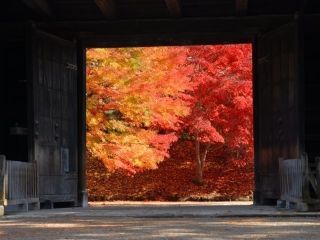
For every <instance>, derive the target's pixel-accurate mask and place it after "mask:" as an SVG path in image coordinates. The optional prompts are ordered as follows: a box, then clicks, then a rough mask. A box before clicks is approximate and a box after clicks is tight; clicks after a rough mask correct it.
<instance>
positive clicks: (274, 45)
mask: <svg viewBox="0 0 320 240" xmlns="http://www.w3.org/2000/svg"><path fill="white" fill-rule="evenodd" d="M297 41H298V40H297V27H296V24H294V23H293V24H289V25H285V26H282V27H281V28H279V29H277V30H274V31H272V32H269V33H267V34H264V35H262V36H260V37H258V39H257V49H256V57H257V59H256V61H257V63H256V67H257V69H256V72H255V73H256V77H255V91H256V93H255V102H256V106H257V108H255V111H256V112H255V124H256V129H258V130H257V131H256V134H255V141H256V142H255V147H256V149H255V155H256V156H255V158H256V159H255V161H256V187H255V188H256V190H255V198H256V199H255V201H256V202H257V203H261V204H269V203H270V204H273V203H275V201H276V200H277V199H278V198H279V194H280V189H279V163H278V159H279V158H284V159H287V158H298V157H299V155H300V127H301V126H300V122H299V117H298V116H299V94H298V92H299V74H298V72H299V71H298V68H297V61H298V58H297V57H298V44H297Z"/></svg>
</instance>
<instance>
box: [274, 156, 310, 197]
mask: <svg viewBox="0 0 320 240" xmlns="http://www.w3.org/2000/svg"><path fill="white" fill-rule="evenodd" d="M279 175H280V194H281V196H280V199H281V200H287V201H293V202H295V201H302V200H303V198H304V196H303V189H304V186H306V184H307V178H306V160H305V158H301V159H280V160H279Z"/></svg>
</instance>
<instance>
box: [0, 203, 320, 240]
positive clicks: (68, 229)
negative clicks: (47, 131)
mask: <svg viewBox="0 0 320 240" xmlns="http://www.w3.org/2000/svg"><path fill="white" fill-rule="evenodd" d="M199 209H202V211H203V212H206V213H207V214H203V213H202V214H201V213H199ZM143 210H144V211H145V213H146V215H141V214H140V213H141V211H143ZM261 211H262V212H263V211H265V212H263V214H262V215H261V216H259V214H257V213H259V212H261ZM115 212H117V213H118V214H115ZM186 212H187V213H188V214H184V213H186ZM245 212H250V214H244V213H245ZM138 213H139V214H138ZM163 213H166V214H163ZM168 213H171V214H172V215H171V216H172V217H168V216H167V214H168ZM174 213H176V214H174ZM179 213H180V214H179ZM227 213H229V214H230V215H228V214H227ZM266 213H269V215H267V214H266ZM0 239H1V240H13V239H14V240H38V239H48V240H51V239H52V240H53V239H54V240H62V239H74V240H83V239H90V240H100V239H101V240H102V239H128V240H131V239H137V240H146V239H159V240H160V239H162V240H164V239H181V240H182V239H183V240H185V239H194V240H195V239H203V240H206V239H290V240H291V239H293V240H294V239H317V240H318V239H320V214H319V213H318V214H304V215H301V213H294V212H292V211H290V212H288V211H282V212H281V211H280V212H279V211H278V210H277V209H275V208H272V207H271V208H270V207H269V208H267V207H266V208H261V207H257V206H252V205H245V204H238V205H237V204H233V205H232V206H228V205H223V204H222V205H221V204H217V205H214V204H212V203H208V204H205V203H204V204H203V206H202V204H201V203H200V204H193V203H192V204H182V205H181V204H171V205H170V204H154V203H152V204H142V203H140V204H123V206H121V204H101V205H100V206H99V205H94V206H92V207H91V208H87V209H83V208H71V209H53V210H40V211H33V212H29V213H23V214H18V215H9V216H5V217H2V218H0Z"/></svg>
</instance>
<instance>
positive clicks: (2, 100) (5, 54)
mask: <svg viewBox="0 0 320 240" xmlns="http://www.w3.org/2000/svg"><path fill="white" fill-rule="evenodd" d="M1 46H5V47H3V48H2V50H1V55H0V71H1V74H2V81H0V109H1V112H2V114H1V118H2V119H1V120H2V121H1V124H0V152H1V154H5V155H6V156H7V158H8V159H12V160H20V161H25V162H26V161H28V135H27V127H28V111H27V107H28V106H27V104H28V101H27V67H26V43H25V42H24V39H17V38H15V37H12V38H10V37H7V38H2V40H1ZM17 69H19V71H17Z"/></svg>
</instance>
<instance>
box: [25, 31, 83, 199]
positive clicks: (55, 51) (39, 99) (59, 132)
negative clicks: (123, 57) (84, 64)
mask: <svg viewBox="0 0 320 240" xmlns="http://www.w3.org/2000/svg"><path fill="white" fill-rule="evenodd" d="M31 38H32V41H31V42H32V53H31V55H32V59H31V61H32V65H33V70H32V74H31V75H32V76H31V77H32V79H33V81H32V82H33V85H32V96H33V108H34V112H33V126H31V127H32V129H33V158H34V159H35V161H36V162H37V165H38V170H39V171H38V172H39V195H40V200H41V201H50V202H51V203H55V202H70V203H75V202H76V201H77V181H78V175H77V66H76V50H75V46H74V44H73V43H71V42H69V41H65V40H63V39H60V38H58V37H56V36H53V35H49V34H47V33H44V32H39V31H34V32H33V34H32V37H31Z"/></svg>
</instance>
